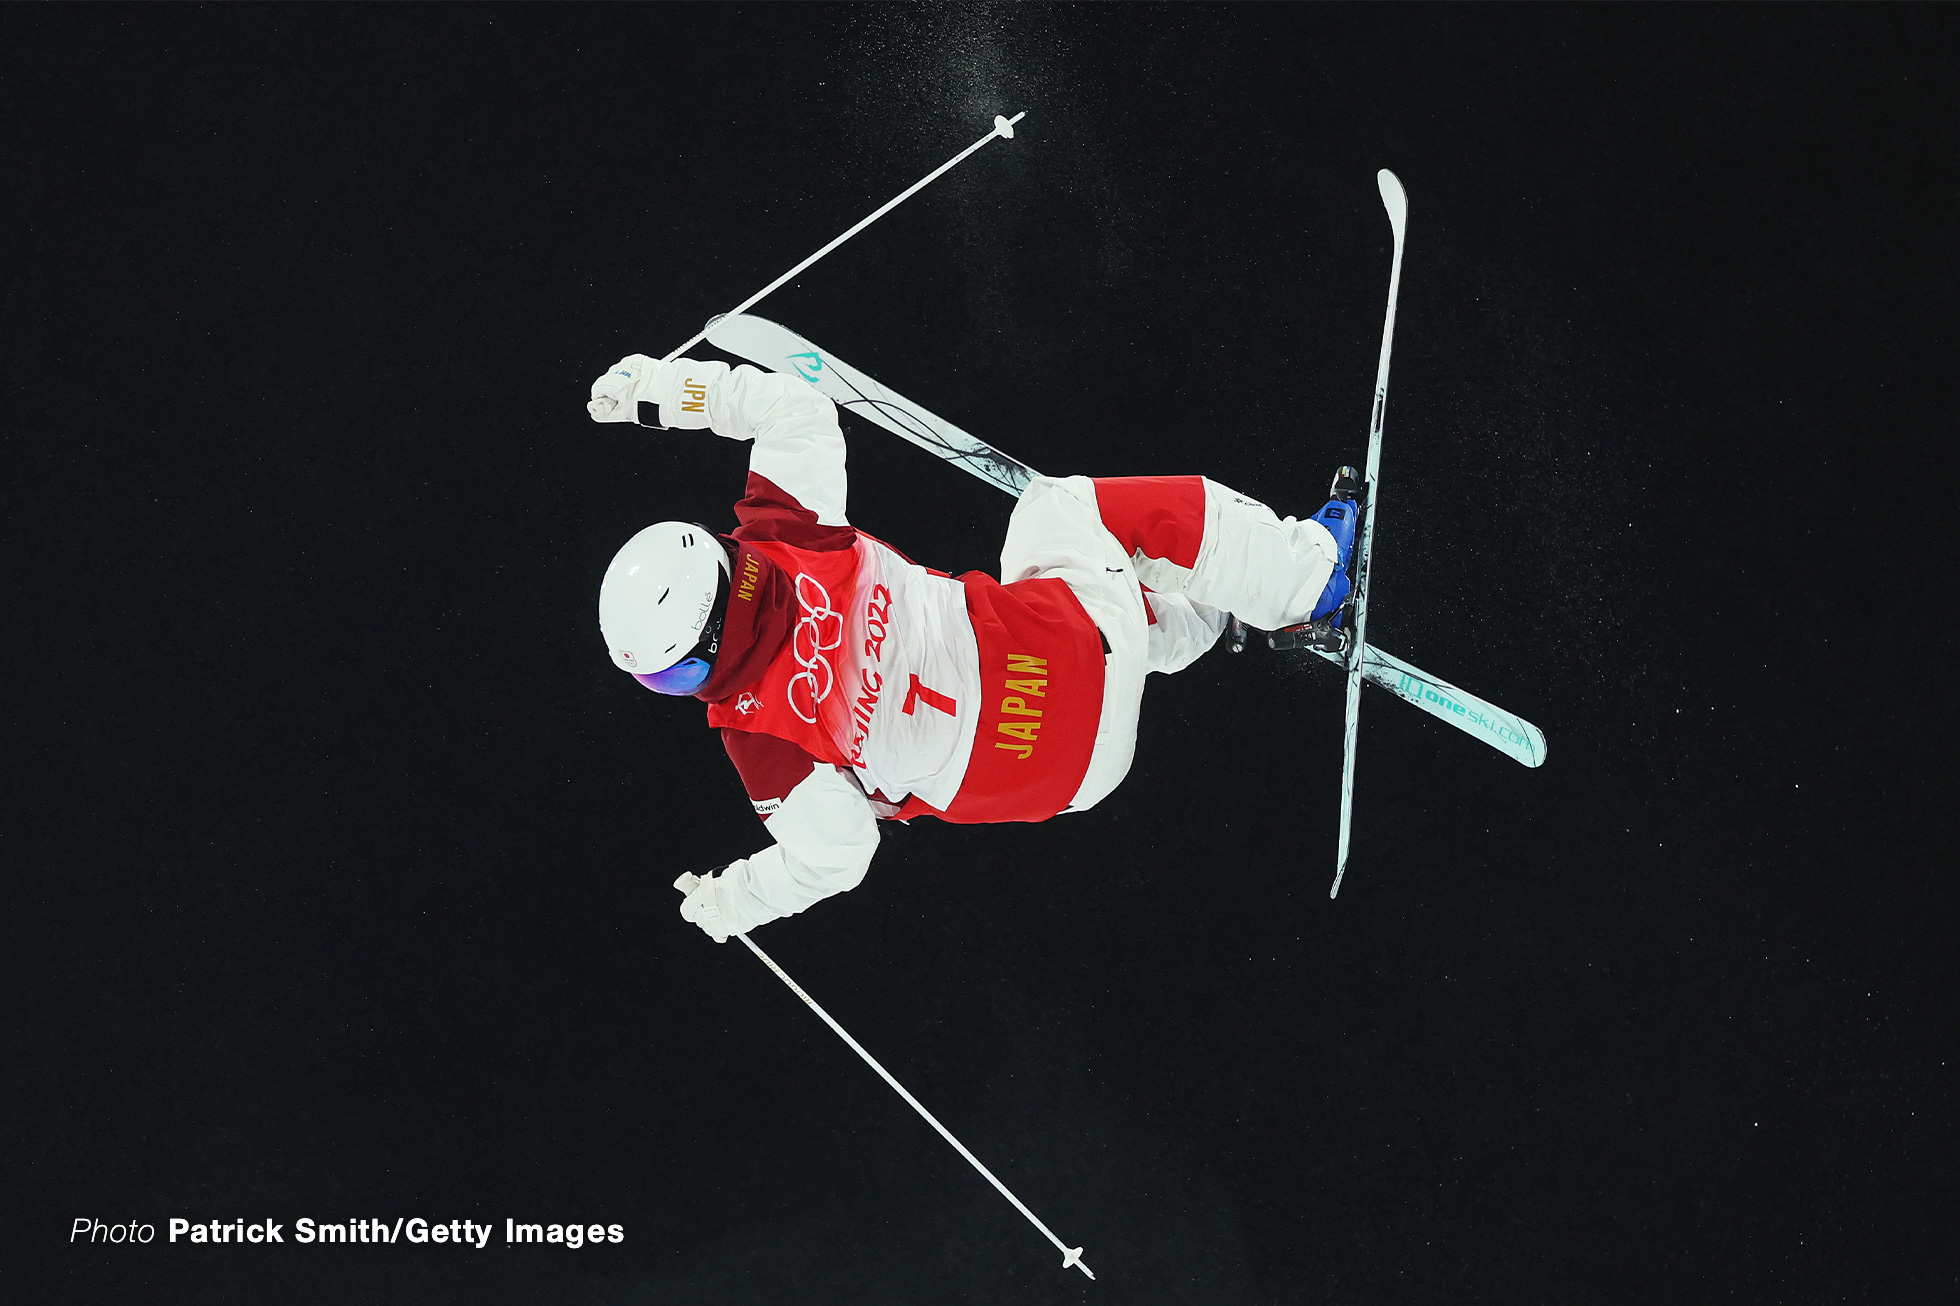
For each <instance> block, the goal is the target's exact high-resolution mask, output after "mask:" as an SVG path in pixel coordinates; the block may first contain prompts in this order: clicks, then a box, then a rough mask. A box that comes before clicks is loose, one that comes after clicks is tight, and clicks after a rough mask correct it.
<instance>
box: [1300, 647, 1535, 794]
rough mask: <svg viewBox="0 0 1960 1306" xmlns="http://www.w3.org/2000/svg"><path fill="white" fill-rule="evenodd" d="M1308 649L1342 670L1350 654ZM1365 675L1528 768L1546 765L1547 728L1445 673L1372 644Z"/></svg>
mask: <svg viewBox="0 0 1960 1306" xmlns="http://www.w3.org/2000/svg"><path fill="white" fill-rule="evenodd" d="M1309 651H1310V652H1312V653H1314V654H1317V655H1318V656H1320V657H1323V658H1325V659H1327V660H1328V661H1329V662H1332V663H1333V664H1334V665H1335V666H1337V667H1341V668H1343V669H1345V668H1346V666H1347V658H1346V657H1345V656H1343V655H1342V654H1339V653H1326V652H1323V651H1321V650H1320V649H1311V650H1309ZM1361 674H1362V677H1363V678H1364V679H1366V680H1367V681H1368V683H1369V684H1371V685H1374V686H1376V687H1377V688H1380V689H1385V690H1387V691H1388V692H1389V693H1391V694H1393V695H1395V696H1396V697H1397V698H1399V699H1401V700H1402V701H1403V702H1404V703H1410V704H1413V705H1414V706H1416V707H1419V708H1421V709H1422V710H1423V711H1425V712H1427V713H1429V715H1431V716H1433V717H1435V718H1436V719H1437V720H1438V721H1442V722H1445V723H1447V724H1449V725H1453V726H1455V727H1456V728H1457V729H1458V730H1461V731H1462V732H1463V733H1464V734H1466V735H1469V736H1471V737H1472V738H1473V739H1480V740H1482V741H1483V742H1484V743H1486V744H1489V745H1490V746H1491V747H1492V748H1495V749H1496V750H1497V751H1498V752H1500V753H1502V754H1504V755H1505V756H1506V757H1509V758H1511V759H1512V760H1514V761H1517V762H1520V763H1522V764H1524V765H1525V766H1531V767H1538V766H1543V765H1544V764H1545V732H1544V731H1542V730H1540V729H1539V728H1538V727H1537V726H1535V725H1533V724H1531V722H1529V721H1527V720H1525V719H1524V718H1523V717H1521V716H1519V715H1518V714H1517V713H1515V712H1506V711H1505V710H1504V709H1503V708H1501V707H1497V706H1495V705H1494V704H1491V703H1487V702H1485V701H1484V700H1483V699H1481V698H1478V697H1477V696H1476V695H1475V694H1473V693H1471V692H1470V691H1469V690H1467V689H1463V688H1461V687H1460V686H1457V685H1453V684H1451V683H1450V682H1449V681H1447V680H1444V679H1443V678H1442V677H1441V676H1432V675H1430V674H1429V673H1428V672H1427V671H1424V670H1422V669H1421V668H1419V667H1416V666H1412V665H1410V664H1409V663H1407V662H1404V661H1403V660H1402V659H1401V658H1398V657H1396V656H1395V655H1394V654H1393V653H1388V652H1385V651H1383V650H1382V648H1381V647H1380V646H1379V645H1376V644H1370V645H1369V646H1368V647H1367V649H1366V650H1365V651H1364V652H1363V654H1362V667H1361Z"/></svg>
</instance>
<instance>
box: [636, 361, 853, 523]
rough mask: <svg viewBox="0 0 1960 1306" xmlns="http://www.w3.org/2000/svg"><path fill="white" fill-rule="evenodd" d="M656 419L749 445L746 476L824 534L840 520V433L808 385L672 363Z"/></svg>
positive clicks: (832, 408)
mask: <svg viewBox="0 0 1960 1306" xmlns="http://www.w3.org/2000/svg"><path fill="white" fill-rule="evenodd" d="M667 366H668V368H669V371H668V373H667V374H666V377H665V378H664V379H663V385H664V386H665V388H667V389H669V390H671V391H672V392H673V397H672V398H671V399H669V398H667V397H665V396H663V398H662V401H661V406H660V417H661V420H662V421H663V422H666V423H667V424H668V425H670V426H690V425H691V426H697V427H698V426H699V425H701V424H702V419H703V418H704V417H705V418H706V425H707V426H708V427H709V428H710V429H711V430H713V431H714V433H715V434H716V435H720V436H726V437H727V438H728V439H730V440H753V441H755V452H754V453H752V454H751V455H749V470H750V471H752V472H754V473H755V474H756V475H758V476H766V477H768V478H769V480H770V481H772V482H774V483H775V485H776V486H777V487H778V488H780V489H782V490H784V491H786V492H787V493H788V494H790V495H791V496H793V497H794V498H795V499H796V501H797V502H798V503H800V504H801V505H802V506H803V507H805V508H807V509H809V510H810V511H811V512H813V513H815V514H816V515H817V522H818V524H819V525H823V526H848V525H850V523H849V522H848V521H847V520H845V517H844V501H845V489H846V478H845V475H844V433H843V431H842V430H840V429H839V428H838V425H837V405H836V404H834V403H832V402H831V401H830V400H829V399H828V398H826V397H825V396H824V395H823V394H821V393H820V392H819V391H818V390H817V388H816V387H815V386H813V385H811V384H810V383H809V382H808V381H804V380H802V379H800V378H798V377H792V376H784V375H781V374H780V373H776V372H762V371H758V370H757V369H755V368H753V367H750V366H748V365H747V364H744V365H742V366H741V367H736V368H732V369H731V368H730V367H729V366H728V364H726V363H700V362H696V361H694V360H693V359H688V358H677V359H675V360H674V361H673V362H672V363H670V364H668V365H667Z"/></svg>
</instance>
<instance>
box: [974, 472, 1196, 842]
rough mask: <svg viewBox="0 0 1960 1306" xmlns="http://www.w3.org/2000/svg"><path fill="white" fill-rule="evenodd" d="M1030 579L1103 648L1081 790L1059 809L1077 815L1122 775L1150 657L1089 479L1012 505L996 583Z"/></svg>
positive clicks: (1130, 579) (1035, 488)
mask: <svg viewBox="0 0 1960 1306" xmlns="http://www.w3.org/2000/svg"><path fill="white" fill-rule="evenodd" d="M1035 577H1054V578H1055V579H1057V580H1060V581H1062V582H1063V583H1064V584H1066V585H1067V586H1068V587H1069V589H1070V590H1071V591H1073V592H1074V594H1075V597H1076V598H1077V599H1078V600H1079V601H1080V602H1081V604H1082V607H1083V610H1084V611H1085V612H1087V613H1088V615H1089V619H1090V620H1091V621H1093V622H1095V624H1096V627H1097V628H1098V629H1099V630H1100V631H1101V632H1102V637H1103V643H1104V645H1105V646H1106V647H1107V649H1108V652H1107V653H1106V655H1105V656H1104V658H1103V695H1102V712H1101V716H1100V719H1099V720H1098V722H1097V725H1096V744H1095V749H1094V752H1093V753H1092V754H1091V756H1090V759H1089V769H1088V772H1087V774H1085V775H1084V776H1083V777H1082V784H1081V787H1080V788H1079V789H1078V790H1077V791H1076V793H1075V796H1074V798H1073V799H1072V800H1071V802H1070V803H1069V805H1068V807H1067V808H1066V809H1065V810H1067V811H1073V812H1079V811H1082V810H1084V809H1086V808H1089V807H1093V806H1095V805H1096V804H1097V803H1098V802H1100V801H1101V800H1102V799H1103V798H1105V797H1107V796H1108V794H1109V793H1110V791H1112V790H1113V789H1115V788H1116V786H1117V785H1118V784H1119V783H1120V782H1121V781H1122V779H1123V777H1124V775H1126V774H1127V773H1128V772H1129V769H1130V761H1131V759H1132V758H1133V757H1134V756H1135V753H1136V739H1137V716H1138V713H1139V711H1140V710H1141V708H1142V703H1143V680H1144V676H1145V675H1146V674H1148V672H1149V671H1150V669H1151V651H1152V650H1151V647H1150V644H1151V639H1150V635H1149V633H1148V632H1149V631H1150V629H1151V626H1150V616H1149V613H1148V611H1147V610H1146V609H1145V607H1144V598H1143V589H1142V587H1141V586H1140V585H1139V584H1138V581H1137V576H1136V568H1135V567H1134V566H1132V565H1131V564H1130V560H1129V559H1128V558H1127V557H1125V556H1124V554H1123V550H1122V548H1121V547H1120V546H1119V545H1118V544H1117V542H1116V541H1115V540H1114V539H1113V538H1112V537H1111V536H1110V534H1109V532H1108V531H1107V530H1106V529H1104V527H1103V524H1102V519H1101V517H1100V515H1099V514H1098V512H1097V507H1096V489H1095V485H1094V483H1093V482H1091V481H1090V480H1089V478H1088V477H1086V476H1069V477H1060V478H1053V477H1047V476H1037V477H1036V478H1035V479H1034V480H1033V481H1031V482H1030V483H1029V484H1028V487H1027V489H1026V490H1024V491H1023V492H1022V494H1021V498H1020V501H1019V502H1018V503H1016V504H1015V505H1014V515H1013V516H1012V517H1010V518H1008V521H1007V538H1006V539H1005V540H1003V541H1002V542H1001V547H1000V578H1001V581H1002V583H1003V584H1008V585H1012V584H1014V583H1015V582H1017V581H1022V580H1029V579H1033V578H1035ZM1193 617H1194V619H1195V613H1194V614H1193Z"/></svg>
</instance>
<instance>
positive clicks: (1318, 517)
mask: <svg viewBox="0 0 1960 1306" xmlns="http://www.w3.org/2000/svg"><path fill="white" fill-rule="evenodd" d="M1360 491H1361V478H1360V476H1359V474H1358V473H1356V472H1355V470H1354V468H1352V467H1342V468H1340V469H1338V470H1337V471H1335V473H1334V482H1333V484H1332V485H1330V486H1328V487H1327V495H1328V498H1327V506H1326V507H1324V508H1322V509H1321V510H1320V511H1319V512H1317V513H1315V514H1314V515H1313V517H1312V518H1311V520H1313V521H1317V522H1319V523H1320V524H1321V525H1322V526H1325V527H1326V528H1327V533H1328V534H1329V535H1332V536H1333V537H1334V543H1335V544H1336V545H1338V546H1339V547H1340V550H1341V564H1340V565H1339V566H1338V567H1336V568H1334V574H1333V575H1331V576H1329V577H1328V578H1327V588H1326V589H1324V590H1322V591H1321V592H1320V599H1319V601H1318V602H1316V603H1315V604H1314V608H1313V613H1312V615H1311V616H1309V617H1308V619H1307V620H1306V621H1305V622H1304V623H1303V624H1301V625H1298V626H1287V627H1285V628H1284V629H1282V630H1276V631H1273V632H1272V633H1271V634H1269V635H1267V636H1266V643H1267V645H1268V646H1270V647H1272V648H1276V649H1291V648H1310V649H1313V650H1315V651H1317V652H1321V653H1332V654H1335V655H1336V656H1339V655H1341V654H1344V653H1346V652H1347V650H1348V632H1347V630H1346V629H1345V628H1344V627H1343V626H1342V623H1341V617H1342V615H1343V607H1342V605H1343V604H1344V603H1346V602H1347V597H1348V590H1349V589H1350V588H1351V583H1350V582H1349V580H1348V570H1347V569H1348V566H1349V565H1350V564H1351V563H1352V562H1353V560H1354V531H1355V527H1356V526H1358V525H1359V524H1360V521H1359V514H1360V511H1361V506H1360V504H1359V503H1357V502H1356V498H1357V496H1358V495H1359V494H1360Z"/></svg>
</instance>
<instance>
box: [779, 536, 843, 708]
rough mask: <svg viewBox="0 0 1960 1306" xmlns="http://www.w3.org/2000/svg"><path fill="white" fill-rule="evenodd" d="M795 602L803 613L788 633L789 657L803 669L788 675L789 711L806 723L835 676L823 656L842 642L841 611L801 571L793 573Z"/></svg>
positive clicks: (828, 662)
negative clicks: (792, 629)
mask: <svg viewBox="0 0 1960 1306" xmlns="http://www.w3.org/2000/svg"><path fill="white" fill-rule="evenodd" d="M796 601H797V603H798V604H799V605H800V606H801V607H802V609H803V615H802V616H800V617H798V618H797V620H796V629H795V630H794V631H793V632H791V634H790V656H791V657H793V658H795V659H796V665H797V666H799V667H802V668H803V670H801V671H799V672H797V673H796V674H795V675H793V676H791V677H790V678H789V705H790V710H791V711H793V712H795V713H796V715H797V716H798V717H799V718H801V719H802V720H803V721H805V722H806V723H808V724H810V725H815V724H816V723H817V706H818V705H819V704H821V703H822V702H823V701H824V700H825V699H826V698H829V697H830V691H831V689H832V688H833V687H834V685H835V681H836V675H835V673H834V672H832V671H831V669H830V659H829V658H826V657H825V656H824V654H825V653H827V652H829V651H830V650H831V649H834V648H836V647H837V646H838V645H839V644H842V643H843V642H844V614H843V613H841V612H838V611H836V610H835V609H833V608H832V607H831V606H830V591H829V590H827V589H825V588H824V587H823V586H822V585H821V584H819V583H818V582H817V581H816V580H814V579H813V578H811V577H810V576H808V575H805V574H804V573H803V572H800V571H799V572H797V573H796Z"/></svg>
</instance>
